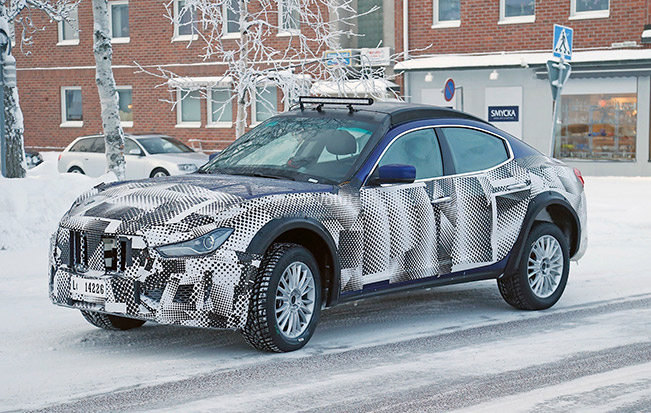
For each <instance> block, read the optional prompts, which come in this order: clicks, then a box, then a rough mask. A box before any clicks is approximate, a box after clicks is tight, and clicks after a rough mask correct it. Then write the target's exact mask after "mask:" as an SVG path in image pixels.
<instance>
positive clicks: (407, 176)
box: [370, 164, 416, 185]
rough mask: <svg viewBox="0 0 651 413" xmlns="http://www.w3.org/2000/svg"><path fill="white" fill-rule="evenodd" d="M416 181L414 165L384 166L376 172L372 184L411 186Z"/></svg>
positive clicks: (372, 177)
mask: <svg viewBox="0 0 651 413" xmlns="http://www.w3.org/2000/svg"><path fill="white" fill-rule="evenodd" d="M415 180H416V167H415V166H412V165H401V164H393V165H383V166H380V167H379V168H378V169H376V170H375V172H374V173H373V175H372V176H371V179H370V183H371V184H373V185H380V184H410V183H412V182H414V181H415Z"/></svg>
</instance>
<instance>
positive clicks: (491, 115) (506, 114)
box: [488, 106, 520, 122]
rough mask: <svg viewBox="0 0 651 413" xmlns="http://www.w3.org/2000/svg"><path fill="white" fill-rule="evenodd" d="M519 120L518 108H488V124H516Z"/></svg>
mask: <svg viewBox="0 0 651 413" xmlns="http://www.w3.org/2000/svg"><path fill="white" fill-rule="evenodd" d="M519 120H520V108H519V107H518V106H489V107H488V121H489V122H518V121H519Z"/></svg>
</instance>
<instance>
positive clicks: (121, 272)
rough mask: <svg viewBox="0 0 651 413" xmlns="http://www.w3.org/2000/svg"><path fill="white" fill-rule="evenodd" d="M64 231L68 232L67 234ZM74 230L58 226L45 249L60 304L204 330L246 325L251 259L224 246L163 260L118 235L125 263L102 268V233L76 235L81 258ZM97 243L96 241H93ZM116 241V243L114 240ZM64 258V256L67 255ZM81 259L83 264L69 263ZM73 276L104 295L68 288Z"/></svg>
mask: <svg viewBox="0 0 651 413" xmlns="http://www.w3.org/2000/svg"><path fill="white" fill-rule="evenodd" d="M70 234H73V235H72V236H71V235H70ZM74 234H75V233H74V231H73V230H70V229H67V228H61V229H59V231H58V232H57V234H56V236H55V237H54V238H53V242H52V248H51V252H50V263H51V265H50V276H49V286H50V288H49V295H50V300H51V301H52V302H53V303H54V304H56V305H60V306H64V307H70V308H76V309H80V310H90V311H98V312H103V313H108V314H114V315H118V316H122V317H130V318H137V319H142V320H148V321H155V322H157V323H161V324H178V325H185V326H194V327H205V328H223V329H240V328H242V327H243V326H244V324H245V323H246V317H247V313H248V306H249V286H248V282H249V280H251V279H253V276H252V275H253V274H254V273H255V271H257V267H255V266H254V265H252V264H251V263H252V262H253V263H258V262H259V261H258V260H254V259H253V258H255V257H246V256H245V254H241V253H236V252H234V251H228V250H221V249H219V250H217V251H216V252H214V253H212V254H210V255H206V256H201V257H192V258H182V259H176V258H175V259H166V258H163V257H161V256H160V255H159V254H158V253H157V252H156V251H155V250H154V249H153V248H148V247H147V246H146V243H145V242H144V240H143V239H142V238H141V237H137V236H119V239H120V240H121V241H124V245H129V247H130V248H131V249H130V250H129V251H128V254H126V252H125V253H119V254H118V255H121V256H122V257H121V258H122V259H125V257H126V256H127V255H128V256H129V265H123V266H122V268H120V265H118V266H117V267H118V270H117V271H115V270H107V269H106V268H104V264H105V262H104V259H103V258H104V254H105V251H104V249H105V248H104V245H103V242H102V241H99V242H95V241H93V240H97V239H100V240H101V239H102V238H101V235H102V234H92V233H85V234H83V235H82V236H81V237H79V236H78V238H79V239H82V240H84V241H83V242H82V243H81V244H82V247H81V250H82V251H83V252H81V253H77V254H78V255H80V256H84V254H85V258H83V259H80V258H78V257H77V258H76V257H75V252H74V251H72V250H71V249H72V248H75V242H71V239H72V238H74ZM96 244H99V245H96ZM119 244H120V243H119ZM67 257H70V258H67ZM75 260H77V261H80V260H81V261H83V264H84V265H79V263H77V262H74V261H75ZM73 276H76V277H82V278H86V279H98V280H102V281H103V282H104V284H105V286H106V294H105V295H106V296H105V297H101V298H98V297H89V296H84V295H80V294H76V293H73V292H72V291H71V278H72V277H73Z"/></svg>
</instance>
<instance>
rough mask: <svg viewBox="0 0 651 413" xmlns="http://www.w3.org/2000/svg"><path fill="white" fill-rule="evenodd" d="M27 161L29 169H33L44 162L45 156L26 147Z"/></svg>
mask: <svg viewBox="0 0 651 413" xmlns="http://www.w3.org/2000/svg"><path fill="white" fill-rule="evenodd" d="M25 162H26V163H27V169H32V168H34V167H35V166H38V165H40V164H42V163H43V156H41V154H40V153H39V152H37V151H34V150H29V149H25Z"/></svg>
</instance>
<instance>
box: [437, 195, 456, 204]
mask: <svg viewBox="0 0 651 413" xmlns="http://www.w3.org/2000/svg"><path fill="white" fill-rule="evenodd" d="M450 201H452V197H451V196H442V197H440V198H436V199H435V200H433V201H432V205H436V204H442V203H444V202H450Z"/></svg>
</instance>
